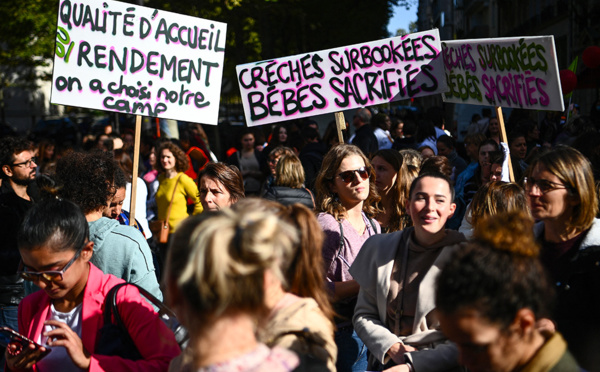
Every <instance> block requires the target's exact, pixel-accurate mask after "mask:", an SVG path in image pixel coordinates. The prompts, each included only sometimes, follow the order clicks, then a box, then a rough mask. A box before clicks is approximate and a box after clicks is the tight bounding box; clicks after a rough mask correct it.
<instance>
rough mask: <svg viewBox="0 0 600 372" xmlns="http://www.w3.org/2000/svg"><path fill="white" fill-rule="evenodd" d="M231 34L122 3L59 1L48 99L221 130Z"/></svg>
mask: <svg viewBox="0 0 600 372" xmlns="http://www.w3.org/2000/svg"><path fill="white" fill-rule="evenodd" d="M226 28H227V25H226V24H224V23H219V22H214V21H210V20H206V19H200V18H194V17H189V16H183V15H180V14H175V13H171V12H166V11H161V10H156V9H151V8H146V7H143V6H139V5H132V4H127V3H121V2H117V1H110V0H106V1H96V0H78V1H70V0H62V1H61V2H60V5H59V10H58V31H57V38H56V55H55V57H54V72H53V78H52V80H53V81H52V95H51V99H50V101H51V102H52V103H57V104H62V105H70V106H80V107H87V108H91V109H99V110H108V111H115V112H120V113H128V114H136V115H145V116H154V117H161V118H167V119H176V120H185V121H191V122H198V123H205V124H214V125H216V124H217V121H218V114H219V99H220V93H221V80H222V76H223V62H224V56H225V35H226Z"/></svg>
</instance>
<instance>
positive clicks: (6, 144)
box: [0, 137, 32, 179]
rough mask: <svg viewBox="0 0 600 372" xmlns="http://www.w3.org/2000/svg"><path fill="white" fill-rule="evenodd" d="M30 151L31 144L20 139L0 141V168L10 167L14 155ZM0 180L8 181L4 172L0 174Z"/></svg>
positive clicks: (7, 138) (13, 138) (9, 138)
mask: <svg viewBox="0 0 600 372" xmlns="http://www.w3.org/2000/svg"><path fill="white" fill-rule="evenodd" d="M31 149H32V143H31V142H29V141H27V140H26V139H24V138H21V137H4V138H2V139H0V167H1V166H4V165H11V164H12V163H13V162H14V161H15V155H18V154H20V153H22V152H23V151H26V150H31ZM0 178H2V179H8V176H7V175H6V174H5V173H4V172H0Z"/></svg>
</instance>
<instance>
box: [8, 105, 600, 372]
mask: <svg viewBox="0 0 600 372" xmlns="http://www.w3.org/2000/svg"><path fill="white" fill-rule="evenodd" d="M482 114H483V118H482V117H481V116H479V115H478V116H477V117H473V121H472V123H471V124H470V125H469V128H468V133H467V135H466V137H465V139H464V141H462V142H458V141H457V140H456V138H457V135H456V133H453V132H452V130H448V129H447V128H446V127H445V121H444V113H443V110H442V109H440V108H432V109H430V110H428V111H427V112H426V113H424V114H423V115H413V114H410V113H407V112H402V113H386V112H378V111H377V110H376V109H375V108H361V109H359V110H357V111H356V114H355V115H354V117H353V120H352V124H353V126H354V133H353V135H352V136H348V134H347V133H342V138H343V139H344V142H346V143H339V137H338V134H337V131H336V130H335V122H332V123H330V125H329V127H328V128H327V131H325V132H324V133H323V137H321V133H320V132H319V127H318V125H317V123H316V122H314V121H310V120H309V121H297V122H293V123H281V124H278V125H275V126H273V128H272V131H271V132H270V133H269V134H268V135H267V136H266V139H265V137H264V136H263V133H262V132H260V131H258V130H250V129H245V130H243V131H241V132H240V133H237V134H238V136H237V138H236V139H235V140H232V141H231V143H237V145H236V146H234V147H233V148H231V149H229V150H228V151H227V152H224V153H223V156H220V157H219V158H221V160H222V161H219V160H218V158H217V156H215V154H214V151H213V150H211V147H210V144H209V141H208V138H207V136H206V134H205V133H204V131H203V130H202V127H201V126H200V125H198V124H189V125H188V126H185V125H184V126H183V127H182V128H181V129H180V131H179V133H180V134H179V138H169V139H165V138H153V137H150V136H143V137H142V141H141V145H140V158H139V164H140V166H139V169H138V174H134V171H133V160H132V159H133V156H134V152H133V141H132V138H130V137H132V135H131V133H125V134H123V135H122V136H117V135H116V134H115V133H114V132H113V133H100V134H98V135H97V136H96V137H93V136H91V137H85V138H86V141H85V142H84V143H82V144H80V145H79V146H76V145H74V144H71V145H70V146H66V145H65V144H63V143H60V141H53V140H50V139H46V138H44V139H35V138H34V139H26V138H23V137H18V136H9V137H4V138H0V163H1V164H0V166H1V168H0V176H1V177H0V179H1V184H0V236H2V239H1V240H2V241H1V242H0V257H1V259H0V265H2V271H1V273H0V315H1V316H0V327H8V328H10V329H13V330H15V331H17V332H19V333H20V334H21V335H22V336H24V337H26V338H27V339H28V340H26V341H23V340H22V339H19V338H16V337H15V336H11V337H8V335H9V332H8V331H3V332H0V333H1V335H0V344H2V346H3V347H4V349H3V351H2V358H3V360H2V362H1V364H0V371H1V370H5V371H32V370H33V371H42V372H43V371H57V370H60V371H63V370H64V371H81V370H89V371H120V370H123V371H125V370H127V371H129V370H135V371H167V370H169V371H248V372H250V371H253V372H257V371H272V372H276V371H340V372H346V371H348V372H350V371H351V372H364V371H388V372H398V371H407V372H430V371H431V372H437V371H440V372H441V371H459V370H469V371H488V370H489V371H580V370H585V371H600V353H598V350H600V299H599V298H598V296H597V293H596V292H597V290H598V289H600V223H599V222H598V221H599V220H598V214H599V205H598V203H599V201H598V195H597V190H598V187H597V183H596V181H595V175H598V174H600V172H598V169H600V168H599V167H600V164H597V163H596V160H598V158H597V155H596V153H598V151H597V146H598V145H597V141H596V142H595V143H594V142H593V141H591V140H590V138H592V139H593V138H598V137H599V135H598V130H600V123H590V122H589V121H586V119H585V118H582V117H575V118H572V120H571V121H570V122H569V123H567V124H564V125H561V124H560V123H559V122H557V123H553V122H551V121H552V120H553V119H552V118H554V116H552V115H549V116H547V117H546V118H544V120H543V121H542V122H540V123H537V122H536V121H535V120H532V119H531V118H530V117H528V116H527V115H525V114H523V112H521V111H518V110H515V111H514V115H511V117H510V118H509V120H508V122H507V132H508V136H507V137H508V138H507V139H506V143H503V141H502V138H501V137H502V134H501V131H500V125H499V121H498V119H497V118H494V117H492V115H491V112H488V110H484V112H483V113H482ZM596 126H597V127H596ZM548 127H550V129H549V128H548ZM573 128H579V129H580V130H574V129H573ZM561 129H563V130H561ZM344 132H346V131H344ZM575 134H577V135H575ZM509 163H510V164H509ZM508 165H510V167H509V166H508ZM509 169H511V170H512V171H511V172H509V171H508V170H509ZM134 181H136V182H134ZM134 183H135V184H136V187H135V189H133V184H134ZM133 193H135V196H136V198H135V200H132V199H131V195H132V194H133ZM132 202H135V210H131V208H132ZM123 282H126V283H131V284H135V286H134V285H127V286H125V287H124V288H125V289H123V290H121V291H118V292H117V294H116V295H113V294H111V293H112V292H111V289H112V288H113V287H115V286H116V285H118V284H120V283H123ZM140 291H146V292H148V293H149V294H151V295H152V296H153V297H156V299H157V300H158V301H163V302H164V304H166V305H167V306H168V307H169V308H171V309H172V310H173V311H174V313H175V314H176V316H177V319H178V321H179V322H181V324H182V325H183V326H185V328H186V329H187V332H188V335H189V339H188V340H187V343H185V344H184V343H181V342H179V340H178V339H177V338H176V337H175V335H174V333H173V331H172V330H171V329H169V327H168V326H167V324H166V323H165V322H164V319H162V318H161V316H160V315H159V314H158V313H157V310H158V308H157V305H156V303H153V302H152V301H150V300H149V299H148V298H145V297H144V296H142V295H141V294H140V293H141V292H140ZM111 299H112V300H111ZM110 301H114V302H115V303H116V308H117V309H118V313H119V315H120V319H119V320H118V322H117V323H118V324H119V325H120V327H121V329H122V331H123V332H126V333H127V334H128V335H129V338H130V344H131V345H132V347H133V348H134V349H135V351H136V352H135V355H136V356H135V357H130V356H128V355H122V354H121V353H117V352H116V351H112V349H111V348H110V347H109V346H113V349H114V344H113V341H114V337H113V338H112V339H111V338H110V337H108V336H107V332H108V326H109V325H110V324H107V317H105V314H106V311H107V309H108V307H109V303H110ZM108 319H112V318H111V317H110V316H108ZM111 344H113V345H111Z"/></svg>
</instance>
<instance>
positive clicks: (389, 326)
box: [350, 173, 465, 372]
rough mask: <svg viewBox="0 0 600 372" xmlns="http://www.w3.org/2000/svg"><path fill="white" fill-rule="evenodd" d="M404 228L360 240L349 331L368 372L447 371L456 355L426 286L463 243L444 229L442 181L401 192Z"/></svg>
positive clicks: (448, 210) (448, 194)
mask: <svg viewBox="0 0 600 372" xmlns="http://www.w3.org/2000/svg"><path fill="white" fill-rule="evenodd" d="M409 195H410V196H409V199H408V202H407V203H406V211H407V213H408V214H409V215H410V218H411V220H412V224H413V226H412V227H408V228H406V229H404V230H402V231H397V232H393V233H389V234H383V235H377V236H374V237H372V238H370V239H369V240H367V241H366V242H365V244H364V246H363V248H362V249H361V251H360V253H359V254H358V256H357V257H356V260H355V261H354V264H353V265H352V267H351V268H350V274H352V275H353V276H354V279H355V280H356V281H357V283H358V284H359V285H360V292H359V294H358V301H357V305H356V309H355V310H354V318H353V322H354V328H355V329H356V333H357V334H358V336H359V337H360V338H361V339H362V340H363V341H364V342H365V344H366V345H367V347H368V349H369V352H370V357H369V368H368V370H369V371H381V370H382V369H386V368H393V371H397V372H400V371H403V372H408V371H414V372H430V371H448V370H451V369H453V368H456V367H458V352H457V349H456V347H455V346H454V345H452V344H448V343H447V342H446V338H445V337H444V335H442V334H441V332H440V331H439V330H438V326H439V322H438V320H437V317H436V313H435V304H434V293H433V288H434V283H435V278H436V276H437V274H438V273H439V268H440V267H441V266H442V265H443V264H444V263H445V261H446V259H447V257H448V255H449V253H450V252H451V251H452V248H450V246H453V245H456V244H458V243H460V242H463V241H464V240H465V238H464V236H463V235H462V234H461V233H459V232H456V231H454V230H448V229H446V228H445V224H446V221H448V218H450V217H451V216H452V214H453V213H454V210H455V208H456V205H455V204H454V202H453V197H454V190H453V188H452V181H451V180H450V178H449V177H448V176H446V175H444V174H442V173H424V174H421V175H419V177H417V178H416V179H415V180H414V181H413V183H412V185H411V187H410V190H409Z"/></svg>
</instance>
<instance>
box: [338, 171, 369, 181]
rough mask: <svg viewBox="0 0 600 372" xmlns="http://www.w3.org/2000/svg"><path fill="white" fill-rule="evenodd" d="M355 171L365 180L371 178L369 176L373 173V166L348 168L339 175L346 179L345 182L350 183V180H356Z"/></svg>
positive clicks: (343, 179)
mask: <svg viewBox="0 0 600 372" xmlns="http://www.w3.org/2000/svg"><path fill="white" fill-rule="evenodd" d="M355 173H358V176H359V177H360V178H361V179H362V180H363V181H364V180H366V179H367V178H369V176H370V175H371V168H370V167H360V168H358V169H354V170H347V171H344V172H342V173H340V174H338V176H340V178H341V179H342V181H344V182H345V183H350V182H352V181H354V174H355Z"/></svg>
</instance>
